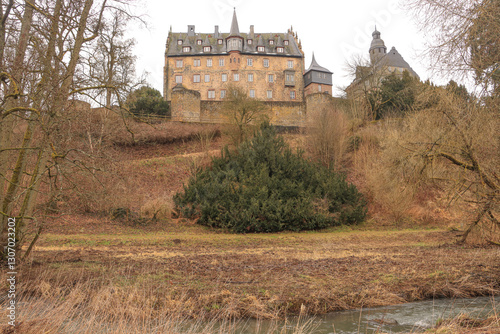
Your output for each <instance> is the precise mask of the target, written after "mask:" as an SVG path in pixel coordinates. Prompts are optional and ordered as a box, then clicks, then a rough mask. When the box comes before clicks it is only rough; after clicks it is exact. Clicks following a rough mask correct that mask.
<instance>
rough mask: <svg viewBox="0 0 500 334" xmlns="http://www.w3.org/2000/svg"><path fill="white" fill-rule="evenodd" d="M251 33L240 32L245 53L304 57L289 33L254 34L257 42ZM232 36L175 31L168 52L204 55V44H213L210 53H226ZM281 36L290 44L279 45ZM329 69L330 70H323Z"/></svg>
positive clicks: (171, 54) (176, 54)
mask: <svg viewBox="0 0 500 334" xmlns="http://www.w3.org/2000/svg"><path fill="white" fill-rule="evenodd" d="M249 35H250V34H249V33H248V34H247V33H240V36H241V37H242V38H243V51H242V53H243V54H266V55H277V56H291V57H303V55H302V52H301V51H300V49H299V46H298V44H297V42H296V41H295V38H293V36H291V35H289V34H288V33H263V34H258V33H255V34H254V36H253V37H254V38H255V39H257V38H258V40H257V42H256V40H255V39H254V38H250V36H249ZM228 37H230V34H229V33H219V37H218V38H216V37H215V34H214V33H195V35H194V36H188V34H187V33H178V32H173V33H172V34H171V35H170V38H169V44H168V45H167V47H168V49H167V52H166V55H167V56H194V55H202V54H207V52H203V46H208V45H210V46H211V51H210V52H209V53H208V54H226V53H227V50H226V38H228ZM280 38H281V40H282V41H285V40H287V41H288V45H284V43H283V45H281V46H279V45H277V43H276V41H277V40H279V39H280ZM199 39H201V40H202V41H204V43H203V45H198V44H197V43H196V41H197V40H199ZM219 39H222V40H223V42H222V44H218V40H219ZM248 39H252V40H253V43H252V44H251V45H249V44H248V43H247V40H248ZM271 39H272V40H274V41H275V43H274V45H270V44H269V40H271ZM178 40H182V44H181V45H179V44H178V43H177V41H178ZM207 41H208V43H207ZM185 46H190V47H191V48H190V51H189V52H183V51H182V50H183V49H182V48H183V47H185ZM257 46H263V47H264V52H258V51H257ZM277 47H282V48H283V53H278V52H277V50H276V48H277ZM323 71H327V72H328V70H326V69H325V70H323Z"/></svg>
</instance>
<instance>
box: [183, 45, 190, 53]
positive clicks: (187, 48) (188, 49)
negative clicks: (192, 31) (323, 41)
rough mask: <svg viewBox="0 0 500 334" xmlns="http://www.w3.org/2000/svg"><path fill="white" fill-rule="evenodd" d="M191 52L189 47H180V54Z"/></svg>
mask: <svg viewBox="0 0 500 334" xmlns="http://www.w3.org/2000/svg"><path fill="white" fill-rule="evenodd" d="M189 51H191V47H190V46H183V47H182V52H189Z"/></svg>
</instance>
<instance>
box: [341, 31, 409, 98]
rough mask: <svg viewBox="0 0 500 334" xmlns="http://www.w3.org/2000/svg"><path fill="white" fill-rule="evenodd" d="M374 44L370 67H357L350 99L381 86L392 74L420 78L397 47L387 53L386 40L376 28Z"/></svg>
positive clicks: (350, 88) (349, 94) (350, 87)
mask: <svg viewBox="0 0 500 334" xmlns="http://www.w3.org/2000/svg"><path fill="white" fill-rule="evenodd" d="M372 37H373V39H372V42H371V44H370V49H369V50H368V52H369V55H370V64H369V65H368V66H362V65H360V66H357V67H356V77H355V79H354V80H353V82H352V83H351V84H350V85H349V86H348V87H347V88H346V92H347V95H348V97H350V96H351V97H356V95H358V94H361V93H363V92H366V91H367V90H370V89H373V88H376V87H378V86H379V85H380V83H381V81H382V79H383V78H384V77H386V76H388V75H390V74H392V73H394V74H396V75H397V76H403V72H405V71H408V73H409V74H410V75H411V76H413V77H416V78H418V74H417V73H416V72H415V71H414V70H413V69H412V68H411V66H410V65H409V64H408V63H407V62H406V60H404V58H403V57H402V56H401V54H399V52H398V51H397V50H396V48H395V47H392V48H391V50H390V51H389V52H387V47H386V46H385V43H384V40H383V39H381V38H380V32H379V31H378V30H377V28H376V27H375V31H374V32H373V33H372Z"/></svg>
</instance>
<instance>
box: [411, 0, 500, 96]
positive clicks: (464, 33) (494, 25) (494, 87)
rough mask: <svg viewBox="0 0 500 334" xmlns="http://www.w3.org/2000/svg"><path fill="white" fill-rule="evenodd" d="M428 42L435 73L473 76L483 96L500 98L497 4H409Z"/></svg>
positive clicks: (488, 0)
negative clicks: (483, 93)
mask: <svg viewBox="0 0 500 334" xmlns="http://www.w3.org/2000/svg"><path fill="white" fill-rule="evenodd" d="M406 7H407V8H408V10H410V12H411V13H413V14H414V17H415V18H416V20H417V22H418V23H419V24H420V27H421V29H422V31H424V32H425V33H426V37H427V40H428V45H427V47H428V48H427V51H426V52H425V53H424V55H425V56H427V57H428V58H429V59H432V65H431V66H432V69H433V70H434V71H435V72H439V73H445V74H448V75H451V76H453V77H456V78H458V79H463V78H464V77H471V76H473V77H474V78H475V79H476V81H477V83H478V84H481V85H482V86H483V88H484V92H486V93H487V92H496V93H495V94H496V95H497V96H498V95H499V91H498V90H499V84H500V69H499V66H500V60H499V58H498V55H499V54H500V39H499V37H498V31H500V20H499V19H498V18H499V17H500V3H499V2H498V1H496V0H407V1H406Z"/></svg>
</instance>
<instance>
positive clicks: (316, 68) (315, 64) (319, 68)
mask: <svg viewBox="0 0 500 334" xmlns="http://www.w3.org/2000/svg"><path fill="white" fill-rule="evenodd" d="M309 71H318V72H324V73H330V74H333V73H332V72H330V71H329V70H327V69H326V68H324V67H323V66H320V65H319V64H318V62H317V61H316V58H315V57H314V53H313V56H312V61H311V66H309V68H308V69H307V71H306V72H305V73H307V72H309Z"/></svg>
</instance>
